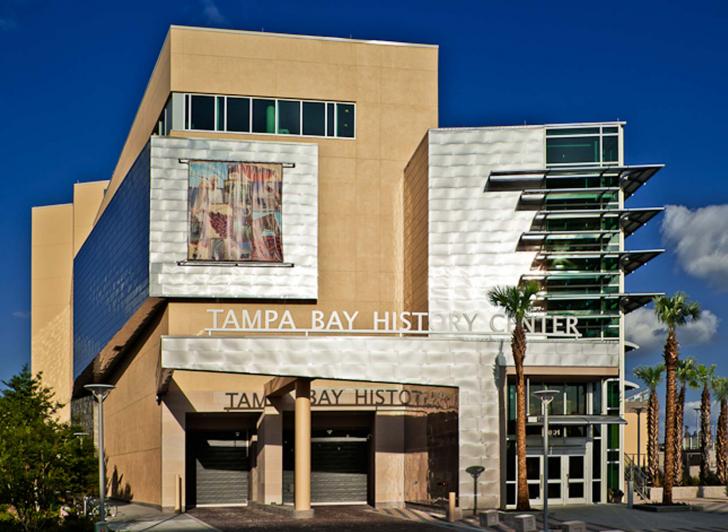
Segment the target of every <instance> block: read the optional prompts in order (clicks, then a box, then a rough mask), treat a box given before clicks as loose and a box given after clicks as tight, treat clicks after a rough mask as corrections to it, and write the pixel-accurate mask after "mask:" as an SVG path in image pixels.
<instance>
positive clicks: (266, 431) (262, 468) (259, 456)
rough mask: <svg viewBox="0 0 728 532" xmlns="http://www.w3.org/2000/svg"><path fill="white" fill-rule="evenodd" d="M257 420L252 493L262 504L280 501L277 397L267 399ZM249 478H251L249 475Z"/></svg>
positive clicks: (280, 420)
mask: <svg viewBox="0 0 728 532" xmlns="http://www.w3.org/2000/svg"><path fill="white" fill-rule="evenodd" d="M270 400H271V403H272V406H266V407H265V409H264V410H263V414H262V415H261V416H260V419H259V420H258V440H257V442H256V449H255V452H256V455H255V482H256V488H255V497H254V498H253V500H254V501H256V502H260V503H263V504H282V503H283V415H282V414H281V411H280V409H279V405H278V403H279V401H280V398H278V397H273V398H271V399H270ZM251 480H252V479H251Z"/></svg>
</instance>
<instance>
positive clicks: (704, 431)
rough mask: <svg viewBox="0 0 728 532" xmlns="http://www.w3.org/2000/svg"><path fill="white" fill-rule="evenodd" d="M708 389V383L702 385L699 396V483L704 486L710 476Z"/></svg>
mask: <svg viewBox="0 0 728 532" xmlns="http://www.w3.org/2000/svg"><path fill="white" fill-rule="evenodd" d="M711 436H712V434H711V428H710V388H709V383H707V382H706V383H705V384H704V385H703V393H702V394H701V396H700V483H701V484H702V485H703V486H704V485H705V484H706V483H707V481H708V477H709V476H710V461H709V460H710V457H709V456H708V453H709V452H710V439H711Z"/></svg>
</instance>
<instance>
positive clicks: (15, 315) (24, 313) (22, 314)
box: [12, 310, 30, 320]
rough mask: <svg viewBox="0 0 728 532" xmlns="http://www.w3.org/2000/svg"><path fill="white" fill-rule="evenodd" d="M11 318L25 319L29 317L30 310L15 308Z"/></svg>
mask: <svg viewBox="0 0 728 532" xmlns="http://www.w3.org/2000/svg"><path fill="white" fill-rule="evenodd" d="M12 315H13V318H18V319H19V320H27V319H28V318H30V312H27V311H25V310H16V311H15V312H13V313H12Z"/></svg>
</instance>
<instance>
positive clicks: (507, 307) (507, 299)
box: [488, 281, 539, 510]
mask: <svg viewBox="0 0 728 532" xmlns="http://www.w3.org/2000/svg"><path fill="white" fill-rule="evenodd" d="M538 290H539V287H538V284H536V283H535V282H533V281H531V282H528V283H524V284H521V285H519V286H496V287H495V288H492V289H491V290H489V291H488V300H489V301H490V303H491V304H492V305H494V306H497V307H501V308H502V309H503V310H504V311H505V313H506V314H507V315H508V317H509V318H511V319H512V320H513V321H514V322H515V327H514V328H513V334H512V336H511V351H512V353H513V362H514V364H515V366H516V456H517V459H518V467H517V470H518V489H517V492H518V494H517V499H516V509H518V510H529V509H530V507H531V505H530V504H529V502H528V484H527V483H526V377H525V376H524V373H523V361H524V359H525V358H526V330H525V329H524V327H523V320H524V319H525V318H526V316H527V315H528V313H529V312H531V310H533V296H534V295H536V293H537V292H538Z"/></svg>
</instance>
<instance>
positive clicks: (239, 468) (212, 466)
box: [195, 440, 250, 506]
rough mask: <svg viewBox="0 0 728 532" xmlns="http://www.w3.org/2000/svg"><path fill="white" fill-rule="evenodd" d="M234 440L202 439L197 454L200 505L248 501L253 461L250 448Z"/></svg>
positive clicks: (197, 486)
mask: <svg viewBox="0 0 728 532" xmlns="http://www.w3.org/2000/svg"><path fill="white" fill-rule="evenodd" d="M236 443H240V442H236V441H232V440H202V441H201V442H200V445H199V447H198V448H197V452H196V453H195V454H196V456H195V468H196V471H195V472H196V477H197V481H196V491H197V505H198V506H205V505H226V504H230V505H234V504H244V503H246V502H247V501H248V479H249V470H250V462H249V460H248V457H247V447H239V446H235V444H236Z"/></svg>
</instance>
